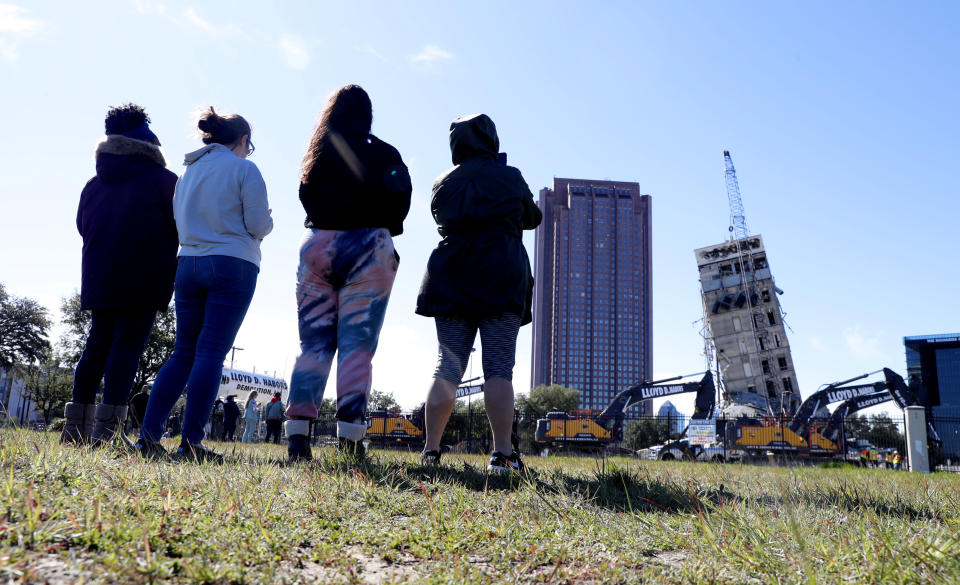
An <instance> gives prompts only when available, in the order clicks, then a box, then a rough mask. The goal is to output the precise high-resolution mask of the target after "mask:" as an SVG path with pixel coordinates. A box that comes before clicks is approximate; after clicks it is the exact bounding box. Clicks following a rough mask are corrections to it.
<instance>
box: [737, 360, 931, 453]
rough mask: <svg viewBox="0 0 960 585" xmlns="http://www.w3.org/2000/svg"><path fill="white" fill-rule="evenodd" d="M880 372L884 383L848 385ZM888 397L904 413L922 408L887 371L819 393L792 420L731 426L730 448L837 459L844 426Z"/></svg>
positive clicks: (904, 386) (847, 381)
mask: <svg viewBox="0 0 960 585" xmlns="http://www.w3.org/2000/svg"><path fill="white" fill-rule="evenodd" d="M879 372H883V377H884V380H883V381H880V382H872V383H867V384H854V385H848V384H850V383H851V382H855V381H857V380H862V379H863V378H867V377H869V376H872V375H873V374H876V373H879ZM884 395H886V396H887V397H888V399H889V400H893V401H894V402H896V404H897V406H898V407H899V408H901V409H902V408H906V407H907V406H913V405H916V404H918V400H917V398H916V395H915V394H914V392H913V391H912V390H910V389H909V388H908V387H907V385H906V383H905V382H904V380H903V378H902V377H901V376H900V375H899V374H897V373H896V372H894V371H893V370H891V369H889V368H883V369H882V370H877V371H876V372H869V373H866V374H862V375H860V376H856V377H854V378H850V379H849V380H844V381H842V382H834V383H833V384H830V385H828V386H826V387H825V388H823V389H822V390H820V391H818V392H815V393H814V394H812V395H811V396H810V397H809V398H807V399H806V400H804V401H803V403H802V404H801V405H800V407H799V408H798V409H797V413H796V414H795V415H794V416H793V418H792V419H790V420H785V419H780V418H775V417H770V418H768V419H765V420H763V421H756V420H750V419H748V420H744V421H737V422H736V423H734V424H728V425H727V427H726V445H727V448H730V449H740V450H742V451H744V453H745V455H747V456H750V455H759V454H762V452H766V451H781V452H797V453H809V454H811V455H836V454H838V453H840V451H841V445H840V443H839V442H838V439H839V426H840V424H841V422H842V421H843V420H844V419H845V418H846V417H847V416H849V415H850V414H852V413H853V412H856V410H860V409H862V408H867V407H868V406H873V405H875V404H880V403H882V402H886V401H887V400H880V399H879V398H880V397H882V396H884ZM841 401H844V404H843V405H841V406H840V407H839V408H838V409H837V410H836V411H835V412H834V415H833V417H832V418H831V421H830V422H827V423H826V424H823V423H814V422H811V421H812V419H813V417H814V415H815V414H816V413H817V412H818V411H819V410H820V409H821V408H823V407H826V406H827V405H829V404H834V403H836V402H841ZM838 417H839V418H838ZM927 427H928V428H927V433H928V438H929V439H930V444H931V449H934V448H936V446H937V445H938V444H939V443H940V438H939V435H938V434H937V432H936V429H935V428H934V427H933V425H932V423H930V422H929V421H928V423H927Z"/></svg>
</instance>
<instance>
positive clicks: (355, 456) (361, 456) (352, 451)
mask: <svg viewBox="0 0 960 585" xmlns="http://www.w3.org/2000/svg"><path fill="white" fill-rule="evenodd" d="M337 451H338V452H340V454H341V455H343V456H344V458H345V459H346V460H347V461H348V462H349V463H355V464H359V463H363V462H364V461H366V460H367V449H366V447H364V446H363V441H351V440H350V439H347V438H345V437H339V438H338V439H337Z"/></svg>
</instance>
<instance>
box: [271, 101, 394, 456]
mask: <svg viewBox="0 0 960 585" xmlns="http://www.w3.org/2000/svg"><path fill="white" fill-rule="evenodd" d="M372 120H373V111H372V107H371V105H370V98H369V96H367V94H366V92H365V91H364V90H363V89H362V88H361V87H360V86H357V85H348V86H344V87H342V88H340V89H338V90H337V91H335V92H334V93H333V95H331V97H330V99H329V101H328V103H327V106H326V108H325V109H324V111H323V114H322V115H321V118H320V123H319V124H318V125H317V129H316V130H315V131H314V134H313V138H312V139H311V142H310V146H309V147H308V149H307V154H306V156H304V162H303V171H302V175H301V178H300V202H301V203H302V204H303V207H304V210H305V211H306V212H307V221H306V226H307V228H309V229H308V231H307V234H306V237H305V239H304V242H303V245H302V247H301V248H300V269H299V271H298V273H297V313H298V315H299V319H300V348H301V350H302V352H303V353H302V354H301V355H300V357H299V358H297V363H296V365H295V366H294V369H293V376H292V377H291V379H290V397H289V401H288V405H287V410H286V415H287V418H288V419H289V420H288V421H287V422H286V425H285V430H286V434H287V440H288V442H289V446H288V453H289V455H290V459H291V460H292V461H296V460H298V459H309V458H310V443H309V433H310V421H311V420H313V419H316V418H317V407H318V406H319V405H320V404H321V401H322V400H323V390H324V387H325V386H326V384H327V377H328V376H329V375H330V366H331V365H332V363H333V357H334V354H336V355H337V435H338V437H339V439H340V443H339V445H340V449H341V451H343V452H346V453H347V454H348V455H352V456H355V457H357V456H362V455H363V444H362V443H361V439H363V436H364V435H365V434H366V431H367V427H366V424H365V423H364V413H365V411H366V408H367V399H368V397H369V395H370V384H371V377H372V366H371V360H372V359H373V354H374V352H376V350H377V340H378V338H379V336H380V328H381V326H382V325H383V317H384V312H385V311H386V309H387V301H388V300H389V298H390V290H391V288H393V280H394V278H395V277H396V275H397V266H398V264H399V261H400V256H399V255H397V253H396V252H395V251H394V248H393V239H392V236H396V235H399V234H401V233H403V220H404V218H406V216H407V212H408V211H409V209H410V192H411V185H410V174H409V173H408V172H407V167H406V165H404V164H403V160H402V159H401V158H400V153H398V152H397V150H396V149H395V148H393V147H392V146H390V145H389V144H387V143H386V142H384V141H382V140H380V139H379V138H377V137H376V136H374V135H372V134H370V124H371V122H372Z"/></svg>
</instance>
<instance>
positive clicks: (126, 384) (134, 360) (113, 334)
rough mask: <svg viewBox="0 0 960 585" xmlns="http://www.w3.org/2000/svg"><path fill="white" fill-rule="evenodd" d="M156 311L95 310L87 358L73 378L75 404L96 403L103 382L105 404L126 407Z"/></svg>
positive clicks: (79, 363) (89, 335)
mask: <svg viewBox="0 0 960 585" xmlns="http://www.w3.org/2000/svg"><path fill="white" fill-rule="evenodd" d="M156 315H157V312H156V311H155V310H151V309H147V310H139V311H115V310H109V309H94V310H93V323H92V325H91V326H90V333H89V334H88V335H87V344H86V347H84V349H83V355H82V356H80V361H79V362H77V370H76V372H75V373H74V376H73V401H74V402H78V403H83V404H93V403H94V402H96V398H97V390H98V389H99V387H100V380H101V379H102V380H103V403H104V404H112V405H126V404H127V398H128V397H129V396H130V387H131V385H133V379H134V377H136V374H137V367H138V366H139V363H140V354H141V353H143V346H144V345H145V344H146V342H147V337H149V336H150V330H151V329H152V328H153V319H154V317H156Z"/></svg>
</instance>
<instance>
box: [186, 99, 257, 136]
mask: <svg viewBox="0 0 960 585" xmlns="http://www.w3.org/2000/svg"><path fill="white" fill-rule="evenodd" d="M197 128H198V129H199V130H200V138H201V139H202V140H203V143H204V144H214V143H216V144H223V145H224V146H229V145H231V144H235V143H236V142H237V141H238V140H240V139H241V138H243V135H244V134H246V135H247V136H249V137H250V138H252V136H250V123H249V122H247V120H246V119H245V118H244V117H243V116H241V115H240V114H227V115H226V116H221V115H220V114H218V113H217V112H216V111H215V110H214V109H213V106H210V107H209V108H208V109H206V110H204V111H203V113H202V114H200V120H198V121H197ZM250 138H248V139H247V140H249V139H250Z"/></svg>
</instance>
